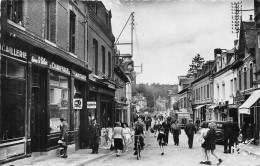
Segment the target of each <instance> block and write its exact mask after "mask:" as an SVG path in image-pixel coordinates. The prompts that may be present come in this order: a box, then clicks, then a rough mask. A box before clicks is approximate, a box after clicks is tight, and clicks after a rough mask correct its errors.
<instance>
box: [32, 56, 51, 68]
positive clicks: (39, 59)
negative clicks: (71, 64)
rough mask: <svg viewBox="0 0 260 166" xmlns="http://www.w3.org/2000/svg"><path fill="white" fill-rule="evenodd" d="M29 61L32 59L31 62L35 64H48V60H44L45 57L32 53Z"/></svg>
mask: <svg viewBox="0 0 260 166" xmlns="http://www.w3.org/2000/svg"><path fill="white" fill-rule="evenodd" d="M31 61H32V63H37V64H40V65H44V66H47V65H48V61H47V60H46V58H43V57H41V56H38V55H32V59H31Z"/></svg>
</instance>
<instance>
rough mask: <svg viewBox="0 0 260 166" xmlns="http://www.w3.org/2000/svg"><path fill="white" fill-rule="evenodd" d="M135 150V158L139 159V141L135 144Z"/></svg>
mask: <svg viewBox="0 0 260 166" xmlns="http://www.w3.org/2000/svg"><path fill="white" fill-rule="evenodd" d="M136 152H137V155H136V157H137V160H139V158H140V145H139V143H137V145H136Z"/></svg>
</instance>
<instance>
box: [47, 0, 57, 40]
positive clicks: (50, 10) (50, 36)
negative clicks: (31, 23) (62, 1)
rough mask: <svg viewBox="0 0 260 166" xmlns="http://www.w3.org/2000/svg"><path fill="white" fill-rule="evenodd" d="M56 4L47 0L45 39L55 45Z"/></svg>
mask: <svg viewBox="0 0 260 166" xmlns="http://www.w3.org/2000/svg"><path fill="white" fill-rule="evenodd" d="M55 13H56V2H55V1H51V0H46V11H45V14H46V15H45V23H46V27H45V39H47V40H49V41H51V42H53V43H55V42H56V34H55V32H56V30H55V29H56V14H55Z"/></svg>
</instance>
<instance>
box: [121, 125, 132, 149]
mask: <svg viewBox="0 0 260 166" xmlns="http://www.w3.org/2000/svg"><path fill="white" fill-rule="evenodd" d="M123 133H124V136H125V142H126V144H125V146H126V152H127V151H128V144H130V143H131V138H132V132H131V129H130V128H129V127H128V124H127V123H124V127H123Z"/></svg>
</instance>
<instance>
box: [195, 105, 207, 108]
mask: <svg viewBox="0 0 260 166" xmlns="http://www.w3.org/2000/svg"><path fill="white" fill-rule="evenodd" d="M204 106H205V105H199V106H197V107H195V109H199V108H201V107H204Z"/></svg>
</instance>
